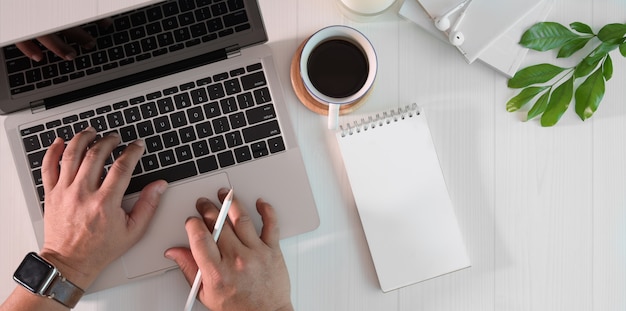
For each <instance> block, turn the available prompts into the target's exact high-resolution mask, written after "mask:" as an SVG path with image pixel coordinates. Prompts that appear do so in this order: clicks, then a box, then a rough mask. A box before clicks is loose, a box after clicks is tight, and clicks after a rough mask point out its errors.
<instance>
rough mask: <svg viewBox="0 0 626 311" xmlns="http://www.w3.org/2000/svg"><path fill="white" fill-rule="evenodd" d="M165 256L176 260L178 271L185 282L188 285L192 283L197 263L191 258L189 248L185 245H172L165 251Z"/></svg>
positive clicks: (196, 270)
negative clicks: (181, 273)
mask: <svg viewBox="0 0 626 311" xmlns="http://www.w3.org/2000/svg"><path fill="white" fill-rule="evenodd" d="M165 257H166V258H168V259H170V260H173V261H174V262H176V264H177V265H178V267H179V268H180V271H182V272H183V275H184V276H185V279H186V280H187V283H189V285H191V284H193V281H194V279H195V277H196V273H198V264H196V261H195V260H194V259H193V255H192V254H191V250H190V249H188V248H186V247H172V248H170V249H168V250H166V251H165Z"/></svg>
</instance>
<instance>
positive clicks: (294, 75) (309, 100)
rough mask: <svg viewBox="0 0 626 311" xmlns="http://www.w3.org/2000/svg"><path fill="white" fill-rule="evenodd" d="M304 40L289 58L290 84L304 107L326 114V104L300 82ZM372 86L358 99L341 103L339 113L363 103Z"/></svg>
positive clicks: (355, 108)
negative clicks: (348, 102) (349, 102)
mask: <svg viewBox="0 0 626 311" xmlns="http://www.w3.org/2000/svg"><path fill="white" fill-rule="evenodd" d="M306 41H307V40H304V42H302V44H300V46H299V47H298V49H297V50H296V53H295V54H294V55H293V58H292V59H291V70H290V75H291V85H292V86H293V90H294V92H295V93H296V96H297V97H298V99H299V100H300V102H301V103H302V104H303V105H304V106H305V107H307V108H309V110H311V111H313V112H315V113H317V114H321V115H325V116H327V115H328V104H325V103H322V102H319V101H318V100H317V99H315V98H314V97H313V96H312V95H311V94H310V93H309V91H307V89H306V86H304V82H302V78H301V77H300V55H301V54H302V49H303V48H304V44H305V43H306ZM373 88H374V87H371V88H370V90H369V91H368V92H367V93H366V94H365V95H364V96H363V97H362V98H361V99H359V100H358V101H356V102H354V103H351V104H346V105H341V107H339V115H344V114H347V113H351V112H353V111H355V110H357V109H358V108H359V107H361V106H362V105H363V104H364V103H365V100H366V99H367V97H368V96H369V94H370V93H371V92H372V89H373Z"/></svg>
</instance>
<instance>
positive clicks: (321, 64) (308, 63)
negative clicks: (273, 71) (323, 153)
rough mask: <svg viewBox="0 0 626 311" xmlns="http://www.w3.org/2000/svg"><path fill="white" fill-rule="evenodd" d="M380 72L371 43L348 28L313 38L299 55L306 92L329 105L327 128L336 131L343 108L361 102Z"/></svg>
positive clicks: (331, 28) (329, 30) (328, 29)
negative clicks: (342, 106) (378, 71)
mask: <svg viewBox="0 0 626 311" xmlns="http://www.w3.org/2000/svg"><path fill="white" fill-rule="evenodd" d="M377 70H378V61H377V58H376V52H375V50H374V47H373V45H372V43H371V42H370V41H369V40H368V39H367V38H366V37H365V36H364V35H363V34H362V33H361V32H359V31H358V30H356V29H354V28H351V27H348V26H341V25H337V26H329V27H326V28H323V29H321V30H319V31H318V32H316V33H315V34H313V35H312V36H311V37H310V38H309V39H308V40H307V41H306V43H305V44H304V47H303V48H302V53H301V55H300V77H301V78H302V81H303V84H304V86H305V88H306V90H307V91H308V92H309V94H311V96H313V98H315V99H316V100H317V101H319V102H321V103H325V104H328V128H329V129H336V128H337V124H338V119H339V108H340V106H341V105H346V104H351V103H355V102H357V101H359V100H360V99H362V98H363V97H364V96H365V95H366V94H367V93H368V92H369V90H370V89H371V88H372V85H373V84H374V80H375V78H376V72H377Z"/></svg>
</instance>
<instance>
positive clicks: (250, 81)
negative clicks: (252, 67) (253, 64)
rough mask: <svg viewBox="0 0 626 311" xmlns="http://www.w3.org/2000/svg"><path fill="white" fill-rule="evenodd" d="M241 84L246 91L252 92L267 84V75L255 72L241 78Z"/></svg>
mask: <svg viewBox="0 0 626 311" xmlns="http://www.w3.org/2000/svg"><path fill="white" fill-rule="evenodd" d="M241 84H242V86H243V89H244V90H246V91H247V90H250V89H253V88H257V87H260V86H264V85H266V84H267V81H266V80H265V75H264V74H263V72H262V71H259V72H255V73H252V74H249V75H246V76H243V77H241Z"/></svg>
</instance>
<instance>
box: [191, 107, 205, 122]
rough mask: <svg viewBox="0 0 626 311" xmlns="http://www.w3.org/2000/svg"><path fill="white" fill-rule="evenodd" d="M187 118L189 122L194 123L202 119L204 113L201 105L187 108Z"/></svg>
mask: <svg viewBox="0 0 626 311" xmlns="http://www.w3.org/2000/svg"><path fill="white" fill-rule="evenodd" d="M187 119H188V120H189V123H196V122H200V121H202V120H204V114H203V113H202V108H201V107H193V108H191V109H188V110H187Z"/></svg>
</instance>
